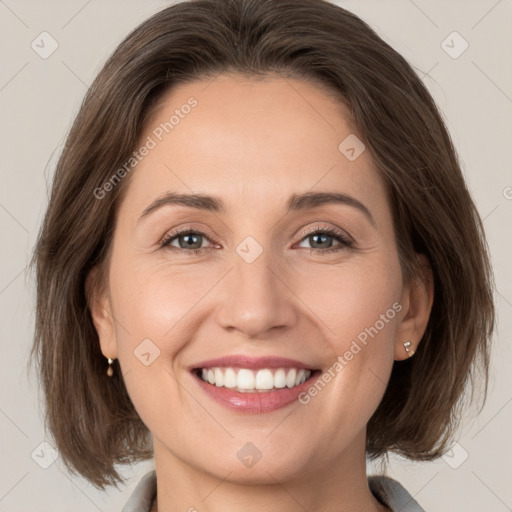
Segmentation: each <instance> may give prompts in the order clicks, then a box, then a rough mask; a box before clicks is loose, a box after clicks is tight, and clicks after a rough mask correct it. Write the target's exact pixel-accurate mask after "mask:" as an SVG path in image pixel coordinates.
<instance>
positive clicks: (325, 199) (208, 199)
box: [139, 192, 376, 227]
mask: <svg viewBox="0 0 512 512" xmlns="http://www.w3.org/2000/svg"><path fill="white" fill-rule="evenodd" d="M324 204H344V205H347V206H352V207H353V208H356V209H358V210H359V211H360V212H362V213H363V214H364V215H365V217H366V218H367V219H368V220H369V221H370V223H371V224H372V226H374V227H376V224H375V219H374V218H373V216H372V214H371V212H370V210H369V209H368V208H367V207H366V206H365V205H364V204H363V203H362V202H361V201H359V199H356V198H355V197H352V196H350V195H348V194H341V193H338V192H305V193H302V194H292V195H291V196H290V198H289V199H288V201H287V209H288V211H298V210H307V209H312V208H317V207H319V206H323V205H324ZM165 205H180V206H187V207H189V208H196V209H200V210H206V211H211V212H226V210H227V209H226V204H225V203H224V201H222V199H220V198H219V197H214V196H208V195H205V194H176V193H174V192H168V193H167V194H164V195H163V196H161V197H159V198H158V199H156V200H155V201H154V202H153V203H151V204H150V205H149V206H148V207H147V208H146V209H145V210H144V211H143V212H142V214H141V216H140V218H139V222H140V221H141V220H142V219H143V218H144V217H147V216H148V215H149V214H150V213H152V212H154V211H155V210H157V209H159V208H161V207H162V206H165Z"/></svg>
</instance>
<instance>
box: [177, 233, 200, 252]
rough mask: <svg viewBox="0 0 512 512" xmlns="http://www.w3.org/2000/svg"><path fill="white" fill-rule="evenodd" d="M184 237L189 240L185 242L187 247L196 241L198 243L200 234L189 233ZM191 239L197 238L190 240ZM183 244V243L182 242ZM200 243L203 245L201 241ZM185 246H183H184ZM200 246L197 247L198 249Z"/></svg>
mask: <svg viewBox="0 0 512 512" xmlns="http://www.w3.org/2000/svg"><path fill="white" fill-rule="evenodd" d="M182 238H184V239H188V241H186V242H185V247H190V246H192V245H193V244H194V243H196V244H197V240H198V239H199V237H198V235H192V234H189V235H183V236H182ZM190 239H195V241H194V240H192V241H190ZM180 245H181V244H180ZM199 245H201V243H200V242H199ZM182 248H183V247H182ZM198 248H199V247H197V249H198Z"/></svg>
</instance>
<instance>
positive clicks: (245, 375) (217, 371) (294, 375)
mask: <svg viewBox="0 0 512 512" xmlns="http://www.w3.org/2000/svg"><path fill="white" fill-rule="evenodd" d="M200 374H201V378H202V379H203V380H204V381H205V382H209V383H210V384H212V385H214V386H218V387H226V388H232V389H235V391H240V392H251V391H259V392H263V391H267V390H269V389H281V388H284V387H288V388H293V387H294V386H298V385H299V384H302V383H303V382H305V381H306V380H307V379H308V378H309V376H310V375H311V370H304V369H303V368H301V369H297V368H287V369H286V368H278V369H270V368H262V369H261V370H251V369H248V368H239V369H235V368H219V367H214V368H209V369H206V368H202V369H201V372H200Z"/></svg>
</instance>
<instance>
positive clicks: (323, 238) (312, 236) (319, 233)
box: [302, 226, 354, 254]
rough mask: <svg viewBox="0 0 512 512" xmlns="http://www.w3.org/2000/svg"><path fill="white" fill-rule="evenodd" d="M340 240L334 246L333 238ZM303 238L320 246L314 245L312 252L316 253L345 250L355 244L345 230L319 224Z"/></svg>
mask: <svg viewBox="0 0 512 512" xmlns="http://www.w3.org/2000/svg"><path fill="white" fill-rule="evenodd" d="M333 238H334V239H335V240H336V241H338V242H339V243H338V245H335V246H334V247H332V239H333ZM302 240H307V241H309V242H310V243H311V244H313V245H319V246H320V247H313V248H312V249H311V250H310V252H311V253H314V254H325V253H332V252H338V251H344V250H346V249H348V248H350V247H352V246H353V245H354V242H353V240H352V239H351V238H350V237H349V236H348V235H347V234H346V233H344V232H343V231H341V230H338V229H335V228H330V227H322V226H317V227H316V228H314V229H312V230H311V231H309V232H308V233H307V234H306V236H305V237H303V239H302Z"/></svg>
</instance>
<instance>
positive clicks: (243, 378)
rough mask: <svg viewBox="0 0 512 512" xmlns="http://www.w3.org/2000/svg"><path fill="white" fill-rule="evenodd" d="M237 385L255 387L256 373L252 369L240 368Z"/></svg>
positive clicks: (242, 387) (247, 387)
mask: <svg viewBox="0 0 512 512" xmlns="http://www.w3.org/2000/svg"><path fill="white" fill-rule="evenodd" d="M217 369H218V368H217ZM236 387H237V388H240V389H254V374H253V373H252V372H251V370H247V369H245V368H242V369H241V370H239V372H238V375H237V377H236Z"/></svg>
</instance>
